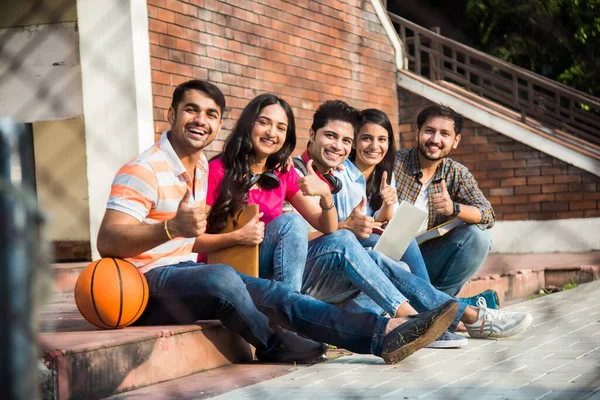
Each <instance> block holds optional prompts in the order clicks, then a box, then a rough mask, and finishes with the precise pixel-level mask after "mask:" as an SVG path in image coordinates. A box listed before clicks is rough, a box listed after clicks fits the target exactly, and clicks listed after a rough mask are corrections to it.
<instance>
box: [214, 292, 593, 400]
mask: <svg viewBox="0 0 600 400" xmlns="http://www.w3.org/2000/svg"><path fill="white" fill-rule="evenodd" d="M506 309H507V310H515V311H523V310H529V311H530V312H531V313H532V314H533V317H534V321H533V324H532V328H531V329H530V330H528V331H527V332H524V333H523V334H521V335H519V336H517V337H514V338H511V339H504V340H481V339H480V340H476V339H470V340H469V345H468V346H466V347H464V348H462V349H447V350H440V349H422V350H420V351H418V352H417V353H415V354H413V355H412V356H410V357H409V358H407V359H406V360H404V361H402V362H400V363H399V364H396V365H386V364H384V363H383V361H382V360H380V359H378V358H376V357H373V356H359V355H353V356H348V357H342V358H340V359H337V360H332V361H329V362H326V363H322V364H317V365H315V366H313V367H310V368H304V369H301V370H298V371H295V372H293V373H291V374H288V375H285V376H282V377H279V378H276V379H272V380H269V381H266V382H262V383H259V384H256V385H253V386H248V387H245V388H242V389H238V390H235V391H232V392H229V393H226V394H223V395H221V396H218V397H215V398H216V399H236V400H237V399H260V400H268V399H286V400H293V399H319V400H327V399H371V398H386V399H477V400H487V399H545V400H549V399H588V400H600V281H596V282H592V283H586V284H583V285H580V286H579V287H577V288H575V289H572V290H569V291H566V292H561V293H556V294H552V295H549V296H545V297H541V298H538V299H534V300H529V301H526V302H524V303H520V304H516V305H514V306H512V307H507V308H506Z"/></svg>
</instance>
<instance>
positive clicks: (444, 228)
mask: <svg viewBox="0 0 600 400" xmlns="http://www.w3.org/2000/svg"><path fill="white" fill-rule="evenodd" d="M464 223H465V221H463V220H462V219H458V218H452V219H449V220H448V221H446V222H444V223H443V224H440V225H438V226H434V227H433V228H431V229H429V230H428V231H425V232H423V233H421V234H419V235H417V236H416V237H415V239H417V243H419V245H420V244H423V243H425V242H426V241H428V240H431V239H435V238H437V237H442V236H444V235H445V234H446V233H448V232H450V231H451V230H452V229H454V228H456V227H457V226H461V225H463V224H464Z"/></svg>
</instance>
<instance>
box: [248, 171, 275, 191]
mask: <svg viewBox="0 0 600 400" xmlns="http://www.w3.org/2000/svg"><path fill="white" fill-rule="evenodd" d="M257 183H258V185H259V186H260V187H262V188H264V189H277V188H278V187H279V185H281V181H280V180H279V177H278V176H277V175H276V174H275V171H265V172H263V173H262V174H255V173H253V172H250V181H249V182H248V186H247V187H246V190H247V191H248V190H250V189H251V188H252V186H254V185H256V184H257Z"/></svg>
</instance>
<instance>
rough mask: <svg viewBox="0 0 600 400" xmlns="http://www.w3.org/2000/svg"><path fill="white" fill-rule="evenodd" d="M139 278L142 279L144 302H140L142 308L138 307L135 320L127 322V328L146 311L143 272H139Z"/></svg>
mask: <svg viewBox="0 0 600 400" xmlns="http://www.w3.org/2000/svg"><path fill="white" fill-rule="evenodd" d="M138 274H139V277H140V285H141V287H142V301H141V302H140V306H139V307H138V310H137V312H136V313H135V315H134V316H133V318H131V319H130V320H129V321H127V323H125V324H123V325H125V326H127V325H129V324H131V323H133V321H135V320H137V319H138V318H139V317H140V315H141V314H142V312H143V311H144V309H145V308H146V302H145V300H146V280H145V278H144V276H143V275H142V273H141V272H139V271H138Z"/></svg>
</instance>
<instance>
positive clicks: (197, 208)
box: [168, 188, 206, 238]
mask: <svg viewBox="0 0 600 400" xmlns="http://www.w3.org/2000/svg"><path fill="white" fill-rule="evenodd" d="M191 197H192V191H191V190H190V189H189V188H188V189H187V192H186V193H185V195H184V196H183V199H181V201H180V202H179V206H178V207H177V213H176V214H175V218H173V219H172V220H170V221H169V222H168V228H169V232H170V233H171V236H173V237H185V238H195V237H198V236H200V235H202V234H203V233H204V232H205V231H206V213H205V212H204V208H205V205H206V204H205V203H204V202H203V203H201V204H198V205H190V204H189V203H190V198H191Z"/></svg>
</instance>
